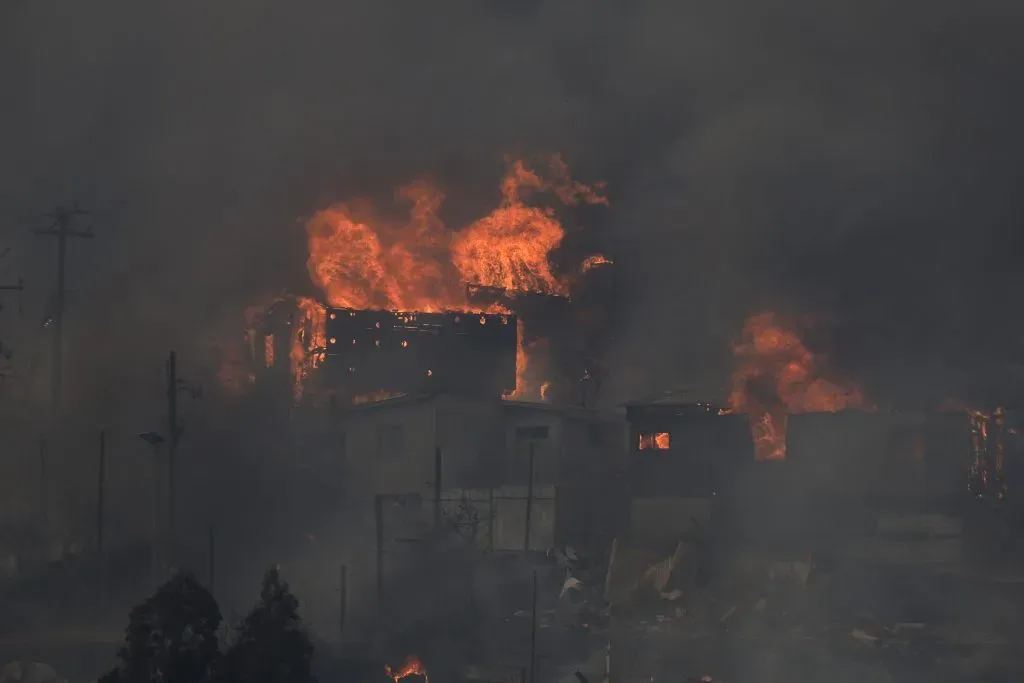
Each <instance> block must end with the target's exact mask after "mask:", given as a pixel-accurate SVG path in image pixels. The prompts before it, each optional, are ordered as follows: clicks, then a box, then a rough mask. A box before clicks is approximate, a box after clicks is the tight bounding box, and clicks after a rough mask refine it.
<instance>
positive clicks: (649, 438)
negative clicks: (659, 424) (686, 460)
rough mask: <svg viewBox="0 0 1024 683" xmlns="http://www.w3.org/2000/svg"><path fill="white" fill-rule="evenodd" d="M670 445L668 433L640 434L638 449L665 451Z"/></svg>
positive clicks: (670, 440)
mask: <svg viewBox="0 0 1024 683" xmlns="http://www.w3.org/2000/svg"><path fill="white" fill-rule="evenodd" d="M671 445H672V437H671V435H670V434H669V433H668V432H640V443H638V444H637V446H638V448H639V449H640V450H642V451H649V450H655V451H667V450H668V449H669V448H670V447H671Z"/></svg>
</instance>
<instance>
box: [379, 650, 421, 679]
mask: <svg viewBox="0 0 1024 683" xmlns="http://www.w3.org/2000/svg"><path fill="white" fill-rule="evenodd" d="M384 673H386V674H387V675H388V677H389V678H390V679H391V680H393V681H394V682H395V683H398V682H399V681H400V680H402V679H403V678H408V677H409V676H421V677H422V678H423V681H424V683H429V681H430V678H429V677H428V676H427V669H426V667H424V666H423V662H421V661H420V658H419V657H417V656H416V655H409V656H408V657H406V659H405V663H404V664H402V666H400V667H399V668H398V669H392V668H391V666H390V665H388V666H385V667H384Z"/></svg>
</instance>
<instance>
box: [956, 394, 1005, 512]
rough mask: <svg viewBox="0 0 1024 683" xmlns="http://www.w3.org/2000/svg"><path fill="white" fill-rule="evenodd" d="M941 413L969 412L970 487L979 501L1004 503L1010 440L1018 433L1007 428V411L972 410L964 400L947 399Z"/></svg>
mask: <svg viewBox="0 0 1024 683" xmlns="http://www.w3.org/2000/svg"><path fill="white" fill-rule="evenodd" d="M939 412H965V413H967V419H968V422H969V425H970V430H971V465H970V467H969V468H968V488H969V490H970V491H971V493H973V494H974V495H975V496H977V497H978V498H989V497H994V498H995V499H996V500H1000V501H1001V500H1003V499H1005V497H1006V493H1007V485H1006V481H1005V479H1004V476H1003V468H1004V465H1005V460H1006V437H1007V436H1008V435H1009V436H1012V435H1013V434H1014V432H1013V430H1012V429H1007V427H1006V411H1005V410H1004V409H1003V407H1002V406H996V408H995V410H992V411H991V412H989V411H986V410H978V409H976V408H971V407H969V406H968V405H967V404H966V403H964V402H963V401H958V400H951V399H947V400H946V401H945V402H944V403H943V404H942V405H941V406H939Z"/></svg>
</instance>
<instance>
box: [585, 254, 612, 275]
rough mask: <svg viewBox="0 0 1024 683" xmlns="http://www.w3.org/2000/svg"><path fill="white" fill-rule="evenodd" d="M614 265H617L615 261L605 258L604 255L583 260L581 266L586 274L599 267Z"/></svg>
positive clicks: (595, 255)
mask: <svg viewBox="0 0 1024 683" xmlns="http://www.w3.org/2000/svg"><path fill="white" fill-rule="evenodd" d="M613 263H615V261H612V260H611V259H610V258H608V257H607V256H604V255H603V254H593V255H591V256H588V257H587V258H585V259H583V265H582V266H580V270H582V271H583V272H584V273H589V272H590V271H591V270H593V269H594V268H597V267H598V266H606V265H611V264H613Z"/></svg>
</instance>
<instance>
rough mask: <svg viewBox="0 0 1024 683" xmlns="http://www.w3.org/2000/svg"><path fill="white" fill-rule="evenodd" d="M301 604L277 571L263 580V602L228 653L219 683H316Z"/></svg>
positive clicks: (242, 628) (242, 624) (254, 608)
mask: <svg viewBox="0 0 1024 683" xmlns="http://www.w3.org/2000/svg"><path fill="white" fill-rule="evenodd" d="M298 608H299V601H298V600H297V599H296V598H295V596H294V595H292V593H291V591H289V590H288V584H287V583H285V582H284V581H283V580H282V579H281V575H280V572H279V571H278V569H277V568H272V569H270V570H269V571H268V572H267V573H266V576H264V578H263V588H262V590H261V591H260V601H259V603H257V604H256V606H255V607H253V609H252V611H251V612H249V615H248V616H246V617H245V619H243V620H242V623H241V624H240V625H239V627H238V634H237V638H236V640H235V643H234V644H233V645H232V646H231V647H230V648H229V649H228V651H227V652H226V653H224V657H223V659H222V660H221V666H220V670H219V675H218V679H219V683H315V681H316V679H315V678H314V677H313V674H312V670H311V665H312V659H313V643H312V641H311V640H310V638H309V635H308V634H307V633H306V630H305V629H304V628H303V624H302V620H301V618H300V617H299V615H298Z"/></svg>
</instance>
